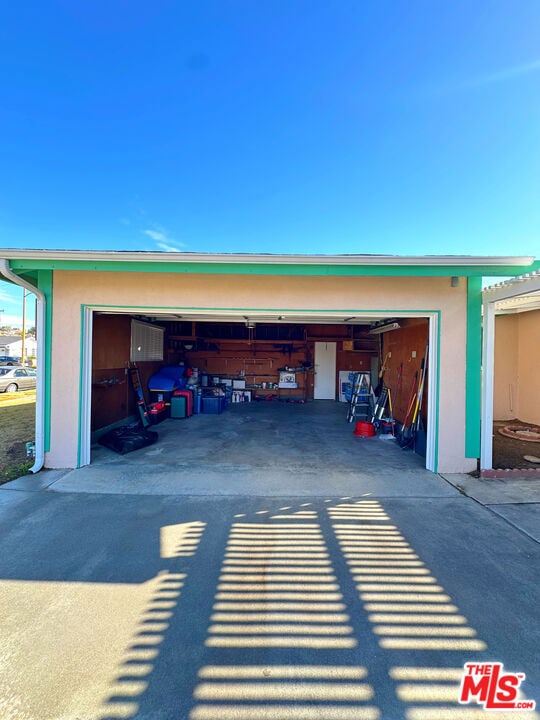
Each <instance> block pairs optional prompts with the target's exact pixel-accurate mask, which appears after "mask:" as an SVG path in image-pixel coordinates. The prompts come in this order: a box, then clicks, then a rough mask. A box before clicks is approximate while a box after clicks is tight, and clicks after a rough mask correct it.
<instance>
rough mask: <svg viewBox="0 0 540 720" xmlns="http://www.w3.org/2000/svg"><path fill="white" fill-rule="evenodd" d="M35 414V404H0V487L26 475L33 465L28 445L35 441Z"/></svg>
mask: <svg viewBox="0 0 540 720" xmlns="http://www.w3.org/2000/svg"><path fill="white" fill-rule="evenodd" d="M35 414H36V404H35V402H33V403H32V402H31V403H29V402H27V401H26V402H25V403H23V404H20V405H11V404H4V403H2V404H0V437H2V442H1V443H0V485H1V484H2V483H4V482H8V481H9V480H13V479H14V477H18V476H19V475H24V474H25V472H26V470H27V469H28V467H30V466H31V465H32V464H33V459H32V458H29V457H27V455H26V443H27V442H33V441H34V436H35V435H34V430H35Z"/></svg>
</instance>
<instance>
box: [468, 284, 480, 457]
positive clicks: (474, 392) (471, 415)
mask: <svg viewBox="0 0 540 720" xmlns="http://www.w3.org/2000/svg"><path fill="white" fill-rule="evenodd" d="M466 364H467V367H466V374H465V457H468V458H478V457H480V428H481V373H482V283H481V280H480V278H469V281H468V283H467V347H466Z"/></svg>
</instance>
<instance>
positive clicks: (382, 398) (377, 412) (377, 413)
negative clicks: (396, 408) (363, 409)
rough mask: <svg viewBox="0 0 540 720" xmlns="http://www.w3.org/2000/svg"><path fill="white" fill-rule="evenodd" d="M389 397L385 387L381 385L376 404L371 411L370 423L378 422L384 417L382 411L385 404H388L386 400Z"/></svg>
mask: <svg viewBox="0 0 540 720" xmlns="http://www.w3.org/2000/svg"><path fill="white" fill-rule="evenodd" d="M389 397H390V391H389V389H388V388H387V387H386V385H383V386H382V388H381V392H380V394H379V397H378V398H377V402H376V404H375V407H374V409H373V415H372V417H371V422H372V423H374V422H378V421H380V420H381V419H382V417H383V415H384V410H385V408H386V403H387V402H388V398H389Z"/></svg>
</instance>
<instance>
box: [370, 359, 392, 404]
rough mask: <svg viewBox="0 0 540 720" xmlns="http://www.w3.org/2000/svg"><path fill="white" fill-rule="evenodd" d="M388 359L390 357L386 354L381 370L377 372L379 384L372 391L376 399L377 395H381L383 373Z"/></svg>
mask: <svg viewBox="0 0 540 720" xmlns="http://www.w3.org/2000/svg"><path fill="white" fill-rule="evenodd" d="M389 357H390V353H389V352H388V353H386V356H385V358H384V362H383V364H382V366H381V369H380V370H379V382H378V383H377V387H376V388H375V390H374V391H373V392H374V393H375V395H376V397H379V395H380V394H381V391H382V389H383V386H384V373H385V372H386V365H387V363H388V358H389Z"/></svg>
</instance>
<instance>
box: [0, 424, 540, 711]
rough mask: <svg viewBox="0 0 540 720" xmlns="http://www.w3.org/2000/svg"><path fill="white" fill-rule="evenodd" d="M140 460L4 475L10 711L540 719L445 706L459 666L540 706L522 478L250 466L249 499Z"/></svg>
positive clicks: (0, 646) (530, 532)
mask: <svg viewBox="0 0 540 720" xmlns="http://www.w3.org/2000/svg"><path fill="white" fill-rule="evenodd" d="M349 431H350V429H349ZM136 460H137V458H135V459H131V460H129V459H128V457H126V458H124V459H118V458H112V457H111V458H109V460H108V462H104V463H103V465H102V467H104V468H105V466H109V467H112V466H113V465H117V469H118V470H121V472H120V473H119V475H120V478H121V479H122V478H123V479H122V482H123V483H126V482H127V471H128V470H129V469H130V470H131V473H132V474H134V475H135V474H137V473H139V475H138V478H137V479H136V480H135V481H134V488H133V489H134V491H133V492H126V489H127V487H128V486H124V492H120V491H119V488H118V487H117V488H111V487H108V488H107V487H102V489H101V490H99V487H98V488H96V487H92V482H94V481H96V482H98V484H99V483H101V484H102V486H104V481H103V478H102V479H101V480H99V477H98V473H97V472H96V474H95V477H94V476H90V478H89V471H90V468H89V469H82V470H80V471H74V472H72V473H68V474H63V473H54V472H49V473H47V472H44V473H40V474H38V475H37V476H35V477H27V478H22V479H20V480H17V481H14V482H12V483H9V484H7V485H4V486H2V487H0V686H1V690H0V717H1V718H2V720H12V719H17V720H49V719H50V720H53V719H54V720H112V719H113V718H140V719H144V720H169V719H170V720H229V719H230V720H285V719H287V720H289V719H290V720H323V719H324V720H362V719H364V718H365V719H372V718H377V719H380V720H402V719H403V720H452V719H453V718H455V719H456V720H469V719H471V720H473V719H474V720H476V718H480V717H486V718H489V717H495V716H496V717H497V718H506V717H517V718H521V717H523V718H525V717H526V718H538V717H539V715H538V713H537V712H523V711H518V710H515V711H503V712H501V711H499V712H497V713H493V712H491V711H488V710H483V709H482V707H481V706H479V705H477V704H475V703H472V704H467V705H460V704H459V703H458V702H457V700H458V690H459V684H460V679H461V676H462V671H463V665H464V663H466V662H473V663H488V662H501V663H503V664H504V668H505V670H507V671H510V672H516V673H525V675H526V678H525V679H524V680H523V683H522V688H521V689H522V691H523V696H524V697H526V698H529V699H534V700H536V701H540V664H539V663H538V647H540V637H539V630H540V614H539V602H538V600H539V598H538V587H540V562H539V560H540V551H539V544H538V541H537V538H536V537H535V532H534V530H535V527H537V526H536V525H535V521H534V518H535V517H536V519H538V507H540V506H539V505H538V504H537V502H535V501H534V497H535V495H534V493H535V491H534V490H531V489H529V495H527V491H526V490H524V491H523V492H524V493H525V494H523V493H522V494H521V495H519V493H518V490H517V489H516V490H515V492H516V493H518V497H517V498H516V497H512V494H511V493H510V495H509V494H508V486H507V485H506V486H505V488H506V491H505V492H506V494H505V493H499V495H498V496H497V495H496V494H495V495H493V493H494V492H495V490H496V488H497V487H498V485H493V486H490V488H491V492H492V495H491V496H490V497H484V499H483V500H480V501H478V500H475V499H473V498H472V497H467V496H466V495H465V494H463V493H464V492H468V493H469V494H474V493H476V494H478V493H481V491H482V492H486V490H485V489H484V490H482V488H483V485H480V490H479V489H478V488H476V489H475V488H474V487H473V488H471V487H470V486H469V487H467V488H465V487H462V488H461V489H460V490H458V489H457V487H456V485H458V484H459V482H461V483H462V485H463V486H464V485H465V484H466V483H467V482H468V480H470V479H468V478H466V477H465V478H448V479H446V480H445V479H444V478H441V477H439V476H436V475H429V477H428V476H427V475H426V474H425V471H424V470H422V468H417V474H416V476H415V474H414V468H407V469H406V471H405V472H402V475H401V480H400V477H399V471H397V472H394V474H391V473H390V471H389V470H388V469H387V468H383V470H382V471H381V474H380V476H379V478H377V476H376V472H373V473H371V474H365V476H362V477H360V476H359V478H357V483H356V490H357V492H356V494H348V493H347V494H342V493H340V492H335V491H334V492H331V493H324V492H320V489H321V487H322V482H323V479H318V480H317V481H316V483H315V488H316V491H314V492H312V493H311V495H310V494H309V487H306V486H305V484H299V483H298V482H297V478H296V475H295V474H294V473H293V472H292V471H291V472H290V475H289V482H290V483H292V486H293V487H294V490H295V493H286V492H281V493H280V494H278V493H279V489H280V488H281V489H282V490H283V487H282V485H281V484H280V483H281V480H279V481H278V480H276V481H275V482H273V483H272V482H271V483H269V484H266V485H261V483H260V482H259V483H258V484H257V477H256V475H257V470H254V471H252V472H253V473H254V477H253V480H252V482H253V485H252V486H250V485H249V483H248V484H246V485H243V486H241V487H240V488H239V490H244V491H245V490H246V489H249V488H250V487H251V489H252V490H253V489H254V488H255V489H257V490H258V493H257V494H256V493H251V492H248V493H245V494H241V493H240V492H237V494H233V493H232V492H231V490H230V488H229V490H228V491H227V492H223V493H221V494H218V495H216V494H214V495H212V494H207V493H203V492H202V490H201V492H199V493H198V494H192V495H190V494H181V493H179V492H178V487H177V488H176V490H177V491H176V493H170V494H167V493H165V492H164V490H165V489H166V487H167V486H169V487H170V486H171V484H170V482H171V481H170V478H165V479H164V484H163V485H160V486H159V487H158V489H157V492H156V493H152V492H151V485H148V484H145V483H146V481H147V480H148V481H149V480H150V478H149V477H147V476H148V475H150V474H151V473H152V470H153V468H152V466H149V465H148V464H146V465H144V464H140V465H139V466H138V470H136V469H135V468H136V467H137V463H136ZM283 462H284V461H283V460H280V463H283ZM105 469H106V468H105ZM173 471H174V470H173V468H171V467H169V468H168V469H167V473H169V472H170V473H172V472H173ZM93 472H94V471H93ZM185 472H186V471H185V469H182V471H181V473H185ZM280 472H281V471H280ZM343 472H344V474H346V471H345V470H343ZM140 473H143V474H142V475H140ZM144 473H146V476H145V475H144ZM245 473H246V476H247V474H248V470H246V471H245ZM321 473H323V474H324V469H321ZM291 475H292V477H291ZM105 477H106V478H108V479H109V482H114V473H110V469H109V470H106V473H105ZM92 478H93V479H92ZM310 478H313V475H310V476H309V477H308V478H306V479H307V480H309V479H310ZM447 480H451V481H452V483H450V482H448V481H447ZM186 482H187V481H186ZM348 482H349V480H347V483H348ZM141 485H142V486H143V487H146V489H147V492H146V493H143V492H141V490H140V486H141ZM194 485H195V486H196V487H198V488H199V489H201V487H202V486H201V485H197V484H196V483H194ZM187 486H189V482H187V485H186V487H187ZM265 487H266V488H267V489H268V493H267V494H266V495H265V494H264V488H265ZM289 487H291V486H289ZM326 487H327V488H328V487H332V485H331V483H328V484H327V485H326ZM300 488H301V491H300ZM411 488H412V491H411ZM523 499H525V500H528V502H522V500H523ZM497 500H500V502H499V503H497ZM482 502H484V503H485V504H482ZM535 508H536V509H535ZM521 511H524V512H521ZM522 517H523V518H526V520H525V522H524V523H523V525H524V526H523V527H521V525H522V523H521V521H520V518H522Z"/></svg>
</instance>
